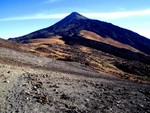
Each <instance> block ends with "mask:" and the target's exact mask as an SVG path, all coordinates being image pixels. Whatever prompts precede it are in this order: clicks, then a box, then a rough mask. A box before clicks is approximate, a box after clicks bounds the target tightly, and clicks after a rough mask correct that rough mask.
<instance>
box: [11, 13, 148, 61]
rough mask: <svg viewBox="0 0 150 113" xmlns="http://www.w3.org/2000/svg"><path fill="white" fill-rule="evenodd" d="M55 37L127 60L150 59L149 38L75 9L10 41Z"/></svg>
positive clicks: (25, 41)
mask: <svg viewBox="0 0 150 113" xmlns="http://www.w3.org/2000/svg"><path fill="white" fill-rule="evenodd" d="M55 36H61V37H62V38H61V40H63V41H64V42H65V44H69V45H83V46H86V47H91V48H94V49H98V50H101V51H103V52H106V53H110V54H113V55H115V56H119V57H123V58H126V59H130V60H139V61H142V62H145V63H148V62H150V60H149V58H147V56H145V54H147V55H150V40H149V39H147V38H145V37H143V36H141V35H139V34H137V33H134V32H132V31H130V30H126V29H123V28H120V27H118V26H115V25H113V24H111V23H106V22H102V21H98V20H92V19H88V18H86V17H84V16H82V15H80V14H78V13H76V12H73V13H71V14H70V15H69V16H67V17H65V18H64V19H62V20H61V21H59V22H58V23H56V24H54V25H52V26H50V27H48V28H44V29H41V30H38V31H35V32H33V33H30V34H28V35H25V36H22V37H18V38H11V39H10V40H13V41H17V42H23V43H29V42H31V40H33V39H39V38H51V39H52V38H53V37H55ZM143 59H146V60H143ZM147 61H148V62H147Z"/></svg>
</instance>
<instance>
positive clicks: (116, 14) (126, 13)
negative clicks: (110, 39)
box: [0, 0, 150, 21]
mask: <svg viewBox="0 0 150 113" xmlns="http://www.w3.org/2000/svg"><path fill="white" fill-rule="evenodd" d="M51 1H54V0H51ZM81 14H83V15H84V16H86V17H88V18H94V19H105V20H111V19H120V18H126V17H134V16H150V9H146V10H138V11H122V12H108V13H81ZM67 15H69V13H61V14H50V15H49V14H35V15H32V16H21V17H10V18H2V19H0V21H16V20H36V19H62V18H64V17H65V16H67Z"/></svg>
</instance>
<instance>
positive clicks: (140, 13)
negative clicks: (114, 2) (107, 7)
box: [83, 9, 150, 20]
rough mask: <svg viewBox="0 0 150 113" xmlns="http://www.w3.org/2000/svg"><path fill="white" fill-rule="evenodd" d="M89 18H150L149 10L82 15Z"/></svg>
mask: <svg viewBox="0 0 150 113" xmlns="http://www.w3.org/2000/svg"><path fill="white" fill-rule="evenodd" d="M83 15H85V16H87V17H89V18H95V19H96V18H98V19H99V18H100V19H110V20H111V19H119V18H125V17H133V16H150V9H147V10H139V11H122V12H108V13H83Z"/></svg>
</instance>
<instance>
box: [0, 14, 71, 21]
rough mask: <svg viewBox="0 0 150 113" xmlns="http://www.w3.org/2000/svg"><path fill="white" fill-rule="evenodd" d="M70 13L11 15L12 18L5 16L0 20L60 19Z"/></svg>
mask: <svg viewBox="0 0 150 113" xmlns="http://www.w3.org/2000/svg"><path fill="white" fill-rule="evenodd" d="M67 15H68V13H63V14H51V15H47V14H36V15H33V16H22V17H11V18H3V19H0V21H16V20H37V19H60V18H64V17H65V16H67Z"/></svg>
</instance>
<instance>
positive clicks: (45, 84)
mask: <svg viewBox="0 0 150 113" xmlns="http://www.w3.org/2000/svg"><path fill="white" fill-rule="evenodd" d="M23 56H25V57H23ZM0 58H1V60H0V112H1V113H5V112H6V113H11V112H12V113H149V112H150V87H149V85H146V84H141V83H136V82H131V81H129V80H123V79H121V78H117V77H114V76H111V75H107V74H104V73H102V74H99V73H96V72H95V71H94V70H92V69H89V68H88V67H86V66H85V67H84V66H81V65H79V64H78V63H66V62H60V61H55V60H52V59H49V58H46V57H41V56H37V55H34V54H30V53H24V52H18V51H15V50H10V49H6V48H0ZM33 60H34V61H33Z"/></svg>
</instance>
